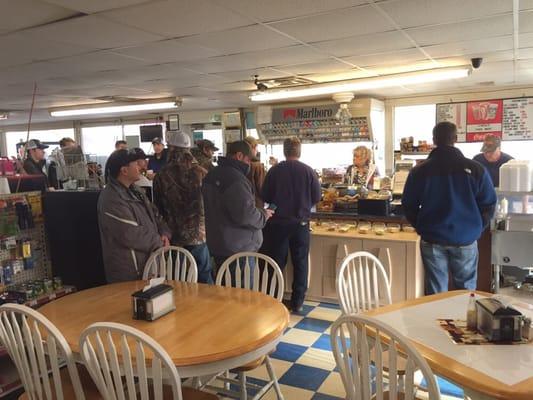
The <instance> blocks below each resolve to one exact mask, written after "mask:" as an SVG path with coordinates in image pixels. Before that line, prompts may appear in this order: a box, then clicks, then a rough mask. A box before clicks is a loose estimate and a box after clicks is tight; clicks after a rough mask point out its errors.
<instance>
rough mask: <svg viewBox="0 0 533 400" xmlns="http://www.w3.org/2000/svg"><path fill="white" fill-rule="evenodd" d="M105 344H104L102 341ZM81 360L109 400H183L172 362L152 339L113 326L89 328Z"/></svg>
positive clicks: (100, 325)
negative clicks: (166, 393) (168, 392)
mask: <svg viewBox="0 0 533 400" xmlns="http://www.w3.org/2000/svg"><path fill="white" fill-rule="evenodd" d="M102 336H103V337H105V338H106V340H104V341H102V340H101V337H102ZM80 351H81V356H82V359H83V360H84V362H85V364H86V365H87V369H88V371H89V374H90V375H91V377H92V379H93V380H94V382H95V384H96V386H97V388H98V390H99V391H100V394H101V395H102V396H103V397H104V398H105V399H109V400H122V399H124V400H137V399H140V400H166V399H164V398H163V396H164V395H163V392H164V390H163V386H164V385H170V386H171V389H172V394H173V397H172V399H174V400H182V394H181V381H180V378H179V375H178V371H177V369H176V367H175V366H174V364H173V362H172V359H171V358H170V356H169V355H168V354H167V353H166V351H165V350H164V349H163V348H162V347H161V346H160V345H159V344H158V343H157V342H155V341H154V340H153V339H152V338H151V337H150V336H148V335H146V334H144V333H143V332H140V331H138V330H137V329H134V328H132V327H130V326H127V325H123V324H117V323H112V322H108V323H105V322H98V323H95V324H92V325H90V326H89V327H88V328H87V329H85V331H83V332H82V334H81V336H80Z"/></svg>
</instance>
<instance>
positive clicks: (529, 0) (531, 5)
mask: <svg viewBox="0 0 533 400" xmlns="http://www.w3.org/2000/svg"><path fill="white" fill-rule="evenodd" d="M520 10H533V0H522V1H521V2H520Z"/></svg>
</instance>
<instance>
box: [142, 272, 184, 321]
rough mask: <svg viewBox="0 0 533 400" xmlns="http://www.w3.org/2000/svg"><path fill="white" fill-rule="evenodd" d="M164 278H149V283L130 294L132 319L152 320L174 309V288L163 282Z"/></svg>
mask: <svg viewBox="0 0 533 400" xmlns="http://www.w3.org/2000/svg"><path fill="white" fill-rule="evenodd" d="M163 281H164V278H156V279H152V280H150V284H149V285H147V286H145V287H144V288H143V289H142V290H139V291H137V292H135V293H133V294H132V302H133V319H139V320H144V321H154V320H156V319H158V318H160V317H162V316H163V315H165V314H168V313H169V312H171V311H174V310H175V309H176V305H175V304H174V290H173V287H172V286H170V285H165V284H163Z"/></svg>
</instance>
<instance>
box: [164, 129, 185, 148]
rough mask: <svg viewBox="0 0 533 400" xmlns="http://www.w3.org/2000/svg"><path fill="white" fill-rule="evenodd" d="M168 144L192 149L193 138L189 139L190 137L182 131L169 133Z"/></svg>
mask: <svg viewBox="0 0 533 400" xmlns="http://www.w3.org/2000/svg"><path fill="white" fill-rule="evenodd" d="M167 144H168V145H169V146H174V147H181V148H183V149H188V148H190V147H191V138H190V137H189V135H187V134H186V133H183V132H181V131H168V132H167Z"/></svg>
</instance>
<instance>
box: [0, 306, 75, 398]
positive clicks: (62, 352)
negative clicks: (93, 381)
mask: <svg viewBox="0 0 533 400" xmlns="http://www.w3.org/2000/svg"><path fill="white" fill-rule="evenodd" d="M0 343H1V344H2V345H3V346H4V347H5V348H6V350H7V353H8V355H9V356H10V358H11V359H12V361H13V363H14V364H15V367H16V368H17V372H18V374H19V377H20V380H21V381H22V384H23V386H24V390H25V392H26V395H27V396H28V398H29V399H30V400H37V399H38V400H52V399H54V400H63V399H64V393H63V386H62V383H61V375H60V368H61V367H62V366H63V365H65V364H66V366H67V369H68V373H69V375H70V380H71V382H72V387H73V388H74V395H75V396H76V397H75V398H76V399H77V400H85V395H84V393H83V389H82V387H81V383H80V379H79V375H78V370H77V368H76V364H75V362H74V357H73V355H72V351H71V350H70V347H69V345H68V344H67V341H66V340H65V338H64V337H63V335H62V334H61V332H59V330H58V329H57V328H56V327H55V326H54V325H53V324H52V323H51V322H50V321H49V320H48V319H47V318H46V317H44V316H43V315H42V314H40V313H39V312H37V311H35V310H33V309H31V308H29V307H26V306H24V305H20V304H4V305H2V306H0ZM49 377H50V378H49ZM50 379H52V381H53V388H52V385H51V384H50ZM69 400H70V399H69Z"/></svg>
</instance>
